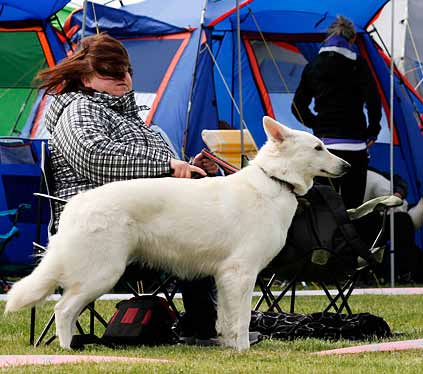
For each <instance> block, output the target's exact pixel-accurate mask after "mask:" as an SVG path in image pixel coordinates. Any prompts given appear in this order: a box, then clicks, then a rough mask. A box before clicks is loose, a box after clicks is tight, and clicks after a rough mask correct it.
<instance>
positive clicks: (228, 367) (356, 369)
mask: <svg viewBox="0 0 423 374" xmlns="http://www.w3.org/2000/svg"><path fill="white" fill-rule="evenodd" d="M350 300H351V306H352V308H353V312H355V313H358V312H370V313H373V314H376V315H378V316H381V317H383V318H384V319H385V320H386V321H387V322H388V324H389V326H390V327H391V329H392V331H393V332H394V333H396V334H398V335H397V336H395V338H392V339H390V340H409V339H419V338H422V337H423V316H422V314H423V310H422V309H423V297H422V296H408V295H407V296H382V295H363V296H352V297H351V299H350ZM285 303H286V304H283V307H284V309H285V310H288V308H289V307H288V300H286V301H285ZM52 305H53V304H52V303H47V304H45V305H44V306H42V307H40V308H38V309H37V317H38V319H37V321H38V326H37V330H40V329H41V325H42V322H43V321H46V319H47V318H48V316H49V314H50V313H51V311H52ZM114 305H115V302H113V301H101V302H97V307H98V309H99V310H100V311H101V312H102V314H103V315H104V316H105V317H107V318H109V317H110V316H111V315H112V314H113V312H114ZM324 305H325V299H324V298H323V297H306V296H301V297H298V299H297V312H303V313H310V312H316V311H320V310H322V309H323V306H324ZM3 310H4V303H0V329H1V330H0V354H69V353H72V354H93V355H113V356H116V355H119V356H128V357H144V358H160V359H168V360H174V362H173V363H141V364H140V363H129V362H128V363H101V364H94V363H81V364H69V365H60V366H27V367H22V368H19V369H18V368H12V369H8V370H7V372H24V373H25V372H29V373H50V372H51V373H53V372H54V373H295V374H296V373H338V372H339V373H341V372H342V373H422V372H423V355H422V351H416V350H414V351H413V350H410V351H401V352H373V353H363V354H354V355H342V356H341V355H339V356H335V355H333V356H316V355H313V354H312V352H316V351H320V350H326V349H334V348H341V347H348V346H353V345H356V344H368V343H369V342H368V341H366V342H360V343H356V342H352V341H348V340H342V341H335V342H334V341H325V340H319V339H298V340H295V341H281V340H266V341H263V342H261V343H260V344H258V345H255V346H253V347H251V349H250V351H249V352H246V353H237V352H235V351H234V350H231V349H227V348H220V347H211V348H208V347H207V348H200V347H188V346H182V345H176V346H162V347H137V348H129V349H115V350H113V349H109V348H104V347H100V346H89V347H88V348H86V349H85V350H84V351H83V352H68V351H65V350H63V349H61V348H60V347H59V345H58V342H57V340H55V341H54V342H53V343H52V344H51V345H50V346H45V345H43V346H40V347H38V348H33V347H31V346H29V343H28V335H29V331H28V330H29V315H30V314H29V310H27V311H23V312H19V313H15V314H11V315H7V316H4V315H3ZM107 318H106V319H107ZM82 323H83V325H84V324H85V325H86V323H87V320H86V318H83V319H82ZM97 333H98V334H101V333H102V329H101V328H98V330H97ZM385 341H388V340H385ZM374 342H375V341H372V343H374Z"/></svg>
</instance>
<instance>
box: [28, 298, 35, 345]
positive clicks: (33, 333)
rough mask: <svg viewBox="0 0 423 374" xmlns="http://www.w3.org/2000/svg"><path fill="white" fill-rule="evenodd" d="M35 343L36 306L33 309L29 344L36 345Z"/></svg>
mask: <svg viewBox="0 0 423 374" xmlns="http://www.w3.org/2000/svg"><path fill="white" fill-rule="evenodd" d="M34 341H35V306H33V307H32V308H31V322H30V325H29V344H30V345H32V346H33V345H34Z"/></svg>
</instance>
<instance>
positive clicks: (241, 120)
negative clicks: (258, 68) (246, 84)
mask: <svg viewBox="0 0 423 374" xmlns="http://www.w3.org/2000/svg"><path fill="white" fill-rule="evenodd" d="M239 13H240V12H239V0H236V28H237V30H236V32H237V51H238V52H237V53H238V97H239V129H240V136H241V168H242V167H244V166H245V164H246V159H245V146H244V104H243V97H242V64H241V21H240V14H239Z"/></svg>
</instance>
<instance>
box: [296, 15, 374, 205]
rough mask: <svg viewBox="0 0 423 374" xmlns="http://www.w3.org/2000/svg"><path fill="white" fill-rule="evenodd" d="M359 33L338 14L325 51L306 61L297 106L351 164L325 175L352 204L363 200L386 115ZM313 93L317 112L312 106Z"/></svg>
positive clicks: (318, 133)
mask: <svg viewBox="0 0 423 374" xmlns="http://www.w3.org/2000/svg"><path fill="white" fill-rule="evenodd" d="M355 39H356V31H355V28H354V25H353V23H352V22H351V21H350V20H348V19H347V18H345V17H342V16H338V17H337V18H336V19H335V21H334V22H333V23H332V25H331V26H330V27H329V29H328V34H327V37H326V39H325V41H324V42H323V45H322V47H321V49H320V50H319V54H318V55H317V56H316V57H315V58H314V60H313V61H311V62H310V63H309V64H307V65H306V66H305V68H304V71H303V73H302V77H301V81H300V84H299V86H298V88H297V90H296V92H295V96H294V99H293V103H292V106H291V110H292V113H293V114H294V116H295V117H296V118H297V119H298V120H299V121H300V122H302V123H303V124H304V125H305V126H307V127H310V128H311V129H313V133H314V135H316V136H317V137H319V138H321V139H322V140H323V142H324V143H325V145H326V147H327V148H328V149H329V150H330V151H331V152H332V153H334V154H335V155H337V156H339V157H341V158H343V159H344V160H346V161H348V162H349V163H350V164H351V166H352V167H351V169H350V171H349V173H348V174H346V175H345V176H343V177H341V178H338V179H337V180H335V179H332V180H330V181H322V182H323V183H329V182H330V183H331V184H332V185H333V186H334V187H335V189H336V190H337V191H339V192H340V193H341V195H342V198H343V200H344V203H345V206H346V207H347V208H353V207H357V206H359V205H360V204H361V203H362V201H363V197H364V191H365V187H366V173H367V164H368V155H367V149H368V148H369V147H371V146H372V145H373V144H374V142H375V141H376V138H377V136H378V134H379V131H380V128H381V127H380V124H379V122H380V119H381V115H382V114H381V104H380V98H379V94H378V91H377V88H376V84H375V81H374V79H373V77H372V74H371V72H370V69H369V67H368V66H367V64H366V62H365V61H364V60H363V59H362V58H360V56H358V55H357V53H356V52H355V48H354V42H355ZM312 99H314V111H315V112H316V114H314V113H313V112H312V111H311V110H310V108H309V105H310V103H311V101H312ZM364 105H366V108H367V118H368V126H367V122H366V116H365V114H364V112H363V107H364Z"/></svg>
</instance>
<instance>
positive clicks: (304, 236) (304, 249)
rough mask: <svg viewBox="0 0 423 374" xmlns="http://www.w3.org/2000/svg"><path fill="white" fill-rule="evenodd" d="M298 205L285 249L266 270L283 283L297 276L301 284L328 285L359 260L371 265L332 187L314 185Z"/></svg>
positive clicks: (365, 247)
mask: <svg viewBox="0 0 423 374" xmlns="http://www.w3.org/2000/svg"><path fill="white" fill-rule="evenodd" d="M298 202H299V205H298V208H297V212H296V214H295V216H294V218H293V221H292V224H291V226H290V228H289V230H288V234H287V239H286V243H285V246H284V247H283V249H282V250H281V252H279V254H278V255H277V256H276V257H275V258H274V259H273V261H272V262H271V264H270V266H269V267H270V269H278V273H283V274H284V276H286V279H291V278H293V277H295V276H296V275H300V277H301V280H304V281H319V280H322V281H328V280H331V279H340V278H343V277H345V276H347V275H349V274H351V273H352V272H353V271H354V270H355V269H356V268H357V260H358V257H359V256H360V257H362V258H363V259H365V260H367V261H368V262H369V263H373V262H374V260H373V258H372V254H371V252H370V251H369V247H368V246H367V245H366V244H365V243H364V242H363V241H362V240H361V238H360V236H359V235H358V232H357V230H356V228H355V226H354V225H353V224H352V222H351V221H350V219H349V217H348V213H347V211H346V208H345V205H344V203H343V201H342V197H341V196H340V195H339V194H338V193H337V192H336V191H334V190H333V189H332V187H330V186H326V185H320V184H315V185H314V186H313V187H312V188H311V189H310V190H309V191H308V193H307V194H306V195H304V196H302V197H298Z"/></svg>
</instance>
